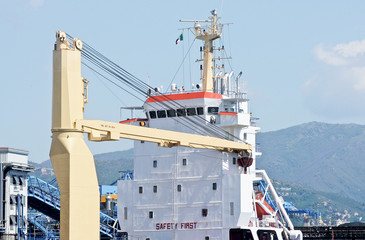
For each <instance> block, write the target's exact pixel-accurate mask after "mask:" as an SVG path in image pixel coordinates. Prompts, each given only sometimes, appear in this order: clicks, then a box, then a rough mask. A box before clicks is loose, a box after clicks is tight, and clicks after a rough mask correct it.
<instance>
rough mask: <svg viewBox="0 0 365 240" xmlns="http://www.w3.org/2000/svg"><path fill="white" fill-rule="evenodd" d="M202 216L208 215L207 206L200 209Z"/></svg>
mask: <svg viewBox="0 0 365 240" xmlns="http://www.w3.org/2000/svg"><path fill="white" fill-rule="evenodd" d="M202 216H203V217H206V216H208V209H207V208H203V209H202Z"/></svg>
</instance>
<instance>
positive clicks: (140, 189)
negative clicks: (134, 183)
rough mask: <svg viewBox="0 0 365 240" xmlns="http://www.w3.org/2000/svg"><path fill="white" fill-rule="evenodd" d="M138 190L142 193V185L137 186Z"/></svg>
mask: <svg viewBox="0 0 365 240" xmlns="http://www.w3.org/2000/svg"><path fill="white" fill-rule="evenodd" d="M138 192H139V193H140V194H142V193H143V187H142V186H139V188H138Z"/></svg>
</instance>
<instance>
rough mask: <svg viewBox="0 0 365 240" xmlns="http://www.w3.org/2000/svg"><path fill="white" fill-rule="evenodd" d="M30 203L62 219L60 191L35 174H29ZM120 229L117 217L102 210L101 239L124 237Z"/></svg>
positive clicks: (34, 207) (52, 216)
mask: <svg viewBox="0 0 365 240" xmlns="http://www.w3.org/2000/svg"><path fill="white" fill-rule="evenodd" d="M28 204H29V206H30V207H32V208H33V209H35V210H37V211H39V212H41V213H42V214H44V215H47V216H49V217H51V218H52V219H54V220H56V221H60V191H59V189H58V188H57V187H55V186H53V185H52V184H50V183H48V182H46V181H43V180H42V179H39V178H37V177H35V176H28ZM32 217H33V216H32V215H30V216H28V218H29V219H30V221H31V222H32V221H33V222H34V223H33V222H32V223H33V224H34V225H35V226H37V227H39V229H40V230H42V225H41V223H40V222H38V221H35V218H34V217H33V218H32ZM118 229H119V223H118V220H117V219H114V218H112V217H110V216H108V215H106V214H105V213H102V212H100V235H101V236H100V238H101V239H104V238H108V239H123V236H122V235H121V234H120V233H118ZM43 230H44V228H43ZM43 230H42V231H43ZM49 237H50V238H48V239H52V238H51V235H50V236H49ZM58 238H59V236H58Z"/></svg>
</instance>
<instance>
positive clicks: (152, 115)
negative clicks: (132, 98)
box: [149, 111, 157, 118]
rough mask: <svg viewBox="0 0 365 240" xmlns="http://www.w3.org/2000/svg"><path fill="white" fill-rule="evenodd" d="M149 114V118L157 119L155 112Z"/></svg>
mask: <svg viewBox="0 0 365 240" xmlns="http://www.w3.org/2000/svg"><path fill="white" fill-rule="evenodd" d="M149 114H150V118H156V117H157V115H156V111H150V112H149Z"/></svg>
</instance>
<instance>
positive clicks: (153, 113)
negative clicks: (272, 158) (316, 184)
mask: <svg viewBox="0 0 365 240" xmlns="http://www.w3.org/2000/svg"><path fill="white" fill-rule="evenodd" d="M181 22H192V23H194V26H193V27H192V28H191V29H190V30H192V31H194V32H195V38H196V39H198V40H201V41H202V42H203V44H204V46H203V47H201V49H200V51H201V52H202V54H203V56H202V59H199V60H198V61H201V62H202V65H201V67H200V70H201V83H199V84H196V85H195V86H194V87H193V88H192V89H191V90H185V89H184V88H183V87H180V88H179V87H178V86H177V85H176V84H171V88H169V91H168V92H165V93H161V92H160V91H159V89H154V91H149V93H148V97H147V99H146V101H145V102H144V104H143V106H142V107H139V108H131V109H141V110H142V111H143V112H144V113H145V117H143V118H132V119H127V120H124V121H121V122H120V123H121V124H130V125H137V126H145V127H147V128H157V129H164V130H172V131H177V132H184V133H192V134H199V135H207V136H214V137H219V138H224V139H228V140H231V141H236V142H242V143H247V144H249V145H251V146H252V149H251V151H250V152H247V153H242V152H235V151H231V150H230V149H222V150H217V149H208V148H207V149H199V148H189V147H183V146H177V147H173V148H160V147H158V146H157V145H156V144H155V143H149V142H145V141H143V140H142V141H134V179H133V180H120V181H119V182H118V195H119V197H118V220H119V223H120V226H121V230H120V231H121V232H122V233H125V234H127V235H128V239H145V240H154V239H159V240H161V239H169V240H170V239H184V240H186V239H202V240H213V239H214V240H216V239H222V240H223V239H230V240H236V239H240V240H242V239H255V240H257V239H260V240H261V239H279V240H281V239H298V240H299V239H302V233H301V232H300V231H298V230H294V227H293V224H292V223H291V221H290V218H289V217H288V214H287V213H286V211H285V209H284V207H283V200H282V199H281V198H280V197H279V196H278V194H277V193H276V191H275V188H274V187H273V185H272V183H271V181H270V178H269V177H268V175H267V174H266V172H265V170H258V169H256V159H257V157H258V156H259V155H260V154H261V153H260V152H259V151H258V150H257V144H256V134H257V133H258V131H260V128H259V127H257V126H256V123H255V118H253V116H252V114H251V113H250V110H249V105H248V98H247V93H246V92H245V91H244V89H243V88H242V81H241V80H240V77H241V75H242V73H241V72H240V73H238V74H235V73H234V72H233V71H226V70H225V67H224V64H220V61H221V60H223V59H225V58H227V57H226V56H218V53H219V52H222V51H223V52H224V47H223V46H219V45H218V44H216V42H215V40H217V39H219V38H221V37H222V34H223V27H224V24H221V23H219V17H218V16H217V11H216V10H213V11H211V16H210V17H209V18H208V20H187V21H181ZM202 24H206V25H204V26H202ZM181 37H182V36H181ZM179 40H182V39H178V40H177V42H178V41H179ZM217 52H218V53H217Z"/></svg>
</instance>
